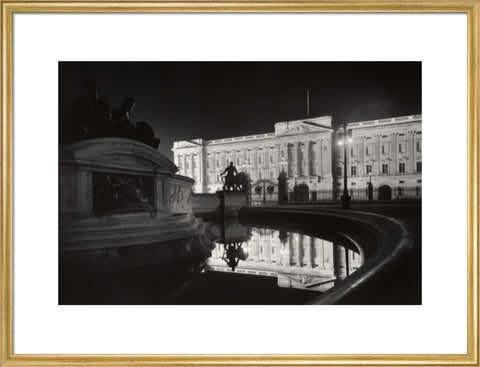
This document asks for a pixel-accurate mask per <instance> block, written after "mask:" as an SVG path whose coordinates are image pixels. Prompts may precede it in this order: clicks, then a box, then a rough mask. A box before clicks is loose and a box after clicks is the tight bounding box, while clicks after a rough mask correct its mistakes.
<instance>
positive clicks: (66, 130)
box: [59, 79, 113, 142]
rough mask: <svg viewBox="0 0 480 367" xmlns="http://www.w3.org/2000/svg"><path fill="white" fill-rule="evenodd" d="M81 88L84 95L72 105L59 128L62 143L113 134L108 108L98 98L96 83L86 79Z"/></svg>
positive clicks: (105, 103) (104, 102) (103, 101)
mask: <svg viewBox="0 0 480 367" xmlns="http://www.w3.org/2000/svg"><path fill="white" fill-rule="evenodd" d="M83 87H84V93H85V95H84V96H83V97H82V98H79V99H77V100H76V101H75V102H74V103H73V105H72V107H71V108H70V110H69V112H68V116H67V118H66V120H64V121H62V122H61V124H60V126H59V129H60V139H61V140H62V141H66V142H72V141H79V140H85V139H92V138H98V137H105V136H111V135H112V134H113V125H112V119H111V115H110V107H109V105H108V103H107V102H106V101H105V100H103V99H101V98H99V95H98V84H97V82H96V81H95V80H93V79H87V80H85V81H84V85H83Z"/></svg>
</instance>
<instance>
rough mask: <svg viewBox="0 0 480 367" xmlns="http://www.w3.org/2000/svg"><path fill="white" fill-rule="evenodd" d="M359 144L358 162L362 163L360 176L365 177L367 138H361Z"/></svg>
mask: <svg viewBox="0 0 480 367" xmlns="http://www.w3.org/2000/svg"><path fill="white" fill-rule="evenodd" d="M359 142H360V143H359V144H358V150H359V151H358V160H359V161H360V167H361V168H360V167H359V171H360V172H358V174H359V175H362V176H364V175H365V174H366V172H365V136H360V137H359Z"/></svg>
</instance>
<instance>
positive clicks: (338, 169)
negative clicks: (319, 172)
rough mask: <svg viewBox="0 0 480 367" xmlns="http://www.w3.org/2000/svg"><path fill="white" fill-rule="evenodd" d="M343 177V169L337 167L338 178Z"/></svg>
mask: <svg viewBox="0 0 480 367" xmlns="http://www.w3.org/2000/svg"><path fill="white" fill-rule="evenodd" d="M341 175H342V167H337V176H341Z"/></svg>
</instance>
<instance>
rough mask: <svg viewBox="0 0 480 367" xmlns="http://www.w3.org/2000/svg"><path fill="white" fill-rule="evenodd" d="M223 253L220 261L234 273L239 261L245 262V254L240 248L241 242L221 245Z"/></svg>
mask: <svg viewBox="0 0 480 367" xmlns="http://www.w3.org/2000/svg"><path fill="white" fill-rule="evenodd" d="M223 249H224V253H223V257H222V260H223V261H225V262H226V263H227V265H228V266H230V267H231V268H232V271H235V268H236V267H237V265H238V263H239V262H240V260H246V259H247V256H248V255H247V254H246V253H245V251H244V250H243V248H242V242H232V243H225V244H224V245H223Z"/></svg>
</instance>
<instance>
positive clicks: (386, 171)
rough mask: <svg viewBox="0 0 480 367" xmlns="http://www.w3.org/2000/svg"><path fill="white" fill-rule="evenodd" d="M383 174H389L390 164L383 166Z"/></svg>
mask: <svg viewBox="0 0 480 367" xmlns="http://www.w3.org/2000/svg"><path fill="white" fill-rule="evenodd" d="M382 173H383V174H384V175H386V174H388V164H382Z"/></svg>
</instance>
